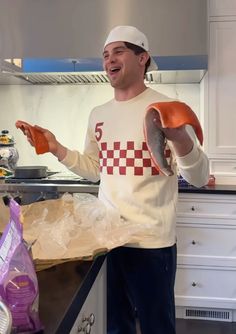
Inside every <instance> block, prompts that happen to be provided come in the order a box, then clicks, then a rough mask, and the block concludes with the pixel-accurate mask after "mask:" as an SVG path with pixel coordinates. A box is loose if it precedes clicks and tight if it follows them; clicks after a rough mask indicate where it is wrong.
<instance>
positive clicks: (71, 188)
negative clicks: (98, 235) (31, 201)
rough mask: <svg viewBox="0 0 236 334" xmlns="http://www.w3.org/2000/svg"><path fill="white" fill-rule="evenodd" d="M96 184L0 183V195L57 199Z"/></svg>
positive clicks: (186, 189) (233, 189) (232, 190)
mask: <svg viewBox="0 0 236 334" xmlns="http://www.w3.org/2000/svg"><path fill="white" fill-rule="evenodd" d="M98 188H99V185H98V184H94V183H91V182H88V184H86V183H82V184H78V183H74V182H73V183H66V182H64V181H63V183H37V182H36V181H35V183H24V182H22V183H10V182H9V181H8V183H0V193H7V192H9V193H14V194H16V193H21V192H22V193H24V192H25V193H26V192H28V193H38V194H41V195H42V196H43V195H44V194H47V195H50V194H51V195H52V198H57V197H58V195H60V194H63V193H65V192H69V193H80V192H84V193H91V194H97V193H98ZM179 192H180V193H211V194H218V193H219V194H236V185H223V184H219V185H215V186H204V187H201V188H197V187H194V186H191V185H179Z"/></svg>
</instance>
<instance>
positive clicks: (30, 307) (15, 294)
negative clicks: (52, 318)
mask: <svg viewBox="0 0 236 334" xmlns="http://www.w3.org/2000/svg"><path fill="white" fill-rule="evenodd" d="M9 206H10V221H9V223H8V224H7V226H6V228H5V230H4V232H3V235H2V237H1V239H0V298H1V299H2V300H3V302H4V303H5V304H6V305H7V306H8V308H9V309H10V312H11V315H12V321H13V330H14V332H16V333H36V332H37V331H39V330H41V329H42V325H41V323H40V320H39V313H38V306H39V291H38V281H37V276H36V273H35V269H34V265H33V262H32V259H31V256H30V253H29V251H28V249H27V246H26V244H25V242H24V241H23V227H22V224H21V222H20V214H21V210H20V206H19V204H18V203H17V202H15V201H14V200H13V199H11V200H10V203H9Z"/></svg>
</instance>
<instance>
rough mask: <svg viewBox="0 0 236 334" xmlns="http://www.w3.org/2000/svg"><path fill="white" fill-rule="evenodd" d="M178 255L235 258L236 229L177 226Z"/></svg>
mask: <svg viewBox="0 0 236 334" xmlns="http://www.w3.org/2000/svg"><path fill="white" fill-rule="evenodd" d="M176 233H177V247H178V254H181V255H182V254H183V255H189V256H192V255H193V256H197V255H199V256H207V257H209V256H218V257H235V258H236V227H235V228H230V227H227V226H220V225H219V226H214V225H213V226H207V225H206V226H201V227H199V226H197V225H191V226H188V225H187V224H186V225H177V229H176Z"/></svg>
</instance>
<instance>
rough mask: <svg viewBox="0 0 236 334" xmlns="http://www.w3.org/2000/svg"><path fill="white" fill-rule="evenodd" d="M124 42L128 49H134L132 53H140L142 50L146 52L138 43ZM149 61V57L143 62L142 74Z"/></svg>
mask: <svg viewBox="0 0 236 334" xmlns="http://www.w3.org/2000/svg"><path fill="white" fill-rule="evenodd" d="M124 43H125V46H126V47H127V48H128V49H130V50H132V51H134V54H136V55H139V54H140V53H142V52H147V51H146V50H144V49H143V48H141V47H140V46H138V45H135V44H132V43H129V42H124ZM150 63H151V57H149V59H148V61H147V62H146V64H145V71H144V75H145V74H146V72H147V69H148V67H149V65H150Z"/></svg>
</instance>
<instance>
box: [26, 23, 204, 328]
mask: <svg viewBox="0 0 236 334" xmlns="http://www.w3.org/2000/svg"><path fill="white" fill-rule="evenodd" d="M103 65H104V69H105V71H106V73H107V75H108V77H109V80H110V83H111V85H112V87H113V88H114V99H112V100H111V101H109V102H107V103H105V104H104V105H102V106H98V107H96V108H95V109H94V110H93V111H92V113H91V115H90V118H89V124H88V130H87V137H86V143H85V149H84V153H83V154H81V153H79V152H76V151H71V150H69V149H67V148H66V147H64V146H63V145H61V144H60V143H59V142H58V141H57V140H56V138H55V136H54V135H53V134H52V133H50V132H49V131H48V130H46V129H42V128H40V127H38V129H39V130H40V131H42V132H43V133H44V135H45V137H46V138H47V140H48V143H49V151H50V152H51V153H53V154H54V155H55V156H56V157H57V158H58V159H59V161H61V163H63V164H64V165H65V166H67V167H68V168H69V169H70V170H71V171H73V172H75V173H77V174H79V175H81V176H83V177H85V178H87V179H89V180H92V181H97V180H99V179H100V187H99V198H100V199H101V200H102V201H103V202H104V203H105V204H106V205H107V206H108V207H115V208H118V209H119V211H120V214H121V216H122V217H123V218H124V219H126V220H127V221H129V222H133V223H134V224H147V226H152V227H153V229H152V231H155V232H152V233H148V230H147V234H146V235H144V236H143V239H142V240H140V242H138V243H137V244H130V245H125V246H124V247H119V248H117V249H114V250H112V251H111V252H109V254H108V255H107V270H108V277H107V293H108V304H107V306H108V329H107V333H108V334H135V333H136V326H135V323H136V322H135V319H136V317H138V318H139V322H140V328H141V332H142V334H175V303H174V282H175V272H176V234H175V219H176V202H177V195H178V182H177V167H178V172H179V173H180V174H181V175H182V176H183V177H184V178H185V179H186V180H187V181H188V182H190V183H191V184H193V185H195V186H198V187H199V186H202V185H204V184H206V183H207V181H208V176H209V167H208V159H207V157H206V155H205V154H204V153H203V151H202V150H201V148H200V147H199V146H198V145H197V143H196V141H194V140H193V139H192V138H191V137H190V135H189V134H188V132H187V131H186V129H185V127H184V126H181V127H179V128H177V129H162V131H163V132H164V134H165V137H166V138H167V140H168V144H169V147H170V150H171V157H172V158H171V159H170V161H171V162H172V169H174V170H175V173H174V175H173V176H164V175H162V174H161V173H160V172H159V171H157V169H155V168H154V165H153V163H152V161H151V158H150V154H149V152H148V149H147V145H146V143H145V140H144V134H143V118H144V114H145V109H146V108H147V106H148V105H149V104H150V103H153V102H159V101H171V99H170V98H168V97H167V96H164V95H162V94H160V93H158V92H157V91H155V90H152V89H151V88H147V87H146V86H145V83H144V76H145V72H146V70H150V68H154V67H155V63H154V60H153V59H152V58H151V57H150V55H149V47H148V41H147V38H146V36H145V35H144V34H143V33H142V32H140V31H139V30H138V29H136V28H135V27H132V26H118V27H115V28H114V29H113V30H112V31H111V32H110V34H109V35H108V37H107V39H106V42H105V45H104V50H103ZM153 121H154V122H156V126H157V127H160V122H159V120H153ZM26 134H27V131H26ZM27 135H28V134H27ZM28 140H29V141H30V142H31V143H32V141H31V139H30V136H29V135H28Z"/></svg>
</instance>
